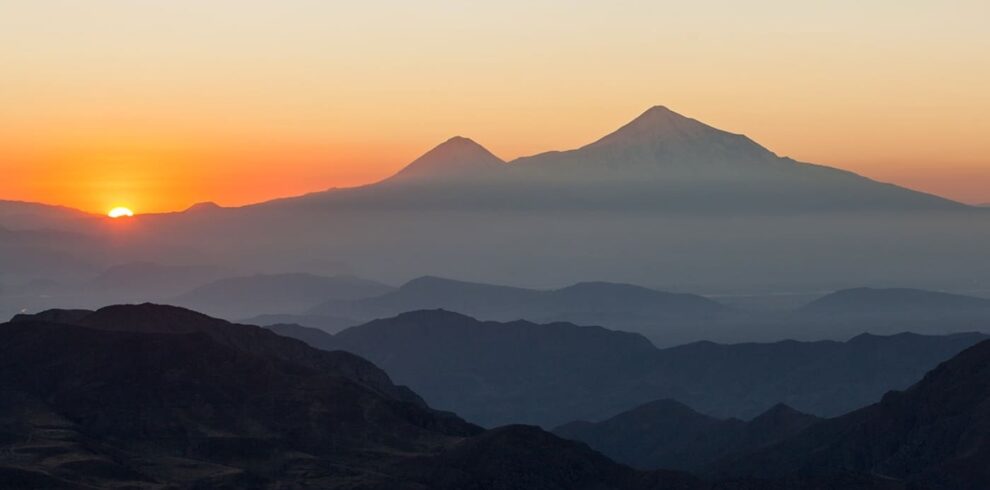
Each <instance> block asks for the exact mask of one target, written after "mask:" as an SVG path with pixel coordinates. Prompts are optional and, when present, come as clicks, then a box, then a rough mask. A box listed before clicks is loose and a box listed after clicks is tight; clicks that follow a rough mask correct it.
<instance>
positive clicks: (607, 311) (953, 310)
mask: <svg viewBox="0 0 990 490" xmlns="http://www.w3.org/2000/svg"><path fill="white" fill-rule="evenodd" d="M422 309H445V310H450V311H456V312H459V313H464V314H467V315H469V316H472V317H475V318H478V319H482V320H497V321H512V320H517V319H526V320H530V321H534V322H538V323H540V322H554V321H565V322H571V323H576V324H579V325H601V326H604V327H606V328H610V329H613V330H624V331H629V332H635V333H639V334H642V335H644V336H646V337H647V338H648V339H650V341H652V342H653V343H654V344H656V345H658V346H661V347H668V346H674V345H680V344H685V343H689V342H697V341H701V340H709V341H715V342H721V343H738V342H747V341H760V342H767V341H777V340H781V339H797V340H823V339H828V340H845V339H848V338H850V337H853V336H855V335H859V334H860V333H863V332H868V333H873V334H877V335H893V334H897V333H901V332H905V331H910V332H915V333H922V334H932V335H944V334H950V333H958V332H974V331H982V332H988V333H990V300H987V299H983V298H975V297H968V296H962V295H951V294H947V293H938V292H930V291H922V290H911V289H873V288H857V289H849V290H842V291H838V292H836V293H833V294H828V295H825V296H823V297H821V298H819V299H816V300H814V301H812V302H810V303H809V304H807V305H804V306H802V307H800V308H797V309H795V310H793V311H748V310H743V309H738V308H729V307H726V306H723V305H722V304H720V303H718V302H716V301H713V300H710V299H707V298H705V297H702V296H698V295H692V294H674V293H666V292H662V291H657V290H653V289H648V288H643V287H639V286H633V285H629V284H617V283H606V282H585V283H578V284H575V285H572V286H568V287H564V288H559V289H528V288H519V287H509V286H497V285H491V284H483V283H475V282H466V281H454V280H449V279H442V278H437V277H431V276H427V277H421V278H418V279H414V280H412V281H409V282H408V283H406V284H403V285H402V286H400V287H399V288H398V289H396V290H395V291H391V292H389V293H386V294H383V295H381V296H376V297H370V298H365V299H360V300H356V301H339V300H333V301H326V302H323V303H322V304H320V305H319V306H317V307H316V308H313V309H312V310H310V313H311V314H313V315H317V316H338V317H344V318H353V319H355V320H359V321H367V320H372V319H375V318H387V317H392V316H395V315H398V314H401V313H403V312H407V311H415V310H422ZM359 321H354V322H353V323H352V325H353V324H356V323H359ZM248 323H254V322H248ZM268 323H299V324H302V325H307V326H317V327H319V325H313V324H308V323H306V322H304V321H296V320H294V319H292V318H284V319H280V320H279V321H274V322H268Z"/></svg>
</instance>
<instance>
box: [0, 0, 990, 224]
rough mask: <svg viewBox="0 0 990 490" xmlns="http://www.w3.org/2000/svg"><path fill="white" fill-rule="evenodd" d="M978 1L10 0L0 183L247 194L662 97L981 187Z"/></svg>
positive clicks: (4, 190) (111, 195)
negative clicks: (450, 141)
mask: <svg viewBox="0 0 990 490" xmlns="http://www.w3.org/2000/svg"><path fill="white" fill-rule="evenodd" d="M813 3H814V4H817V5H812V4H813ZM988 20H990V2H988V1H986V0H978V1H977V0H974V1H951V0H948V1H942V2H934V1H930V0H925V1H918V0H900V1H887V0H873V1H870V2H861V1H848V0H833V1H829V2H794V1H782V0H781V1H776V0H750V1H746V2H741V1H714V0H707V1H684V0H679V1H677V2H666V1H614V2H589V1H571V2H560V1H554V2H551V1H544V0H525V1H523V0H518V1H517V0H504V1H500V2H463V1H460V2H455V1H408V2H406V1H403V2H379V1H360V2H349V1H322V0H321V1H316V0H313V1H303V0H279V1H255V0H211V1H208V2H205V1H198V0H197V1H193V0H118V1H111V0H80V1H52V0H24V1H8V2H2V3H0V67H2V76H0V175H2V179H0V198H3V199H20V200H31V201H43V202H50V203H58V204H66V205H70V206H75V207H80V208H83V209H86V210H90V211H97V212H105V211H106V210H107V209H109V208H110V207H112V206H115V205H126V206H130V207H133V208H134V209H135V210H136V211H138V212H150V211H163V210H175V209H182V208H184V207H186V206H188V205H190V204H192V203H194V202H197V201H204V200H213V201H217V202H219V203H221V204H225V205H236V204H245V203H250V202H256V201H261V200H265V199H270V198H273V197H278V196H284V195H290V194H299V193H303V192H308V191H315V190H321V189H325V188H328V187H333V186H347V185H354V184H360V183H365V182H369V181H373V180H376V179H379V178H382V177H384V176H387V175H388V174H390V173H392V172H394V171H396V170H398V169H399V168H400V167H401V166H402V165H404V164H405V163H408V162H409V161H411V160H412V159H414V158H415V157H416V156H418V155H419V154H420V153H423V152H424V151H426V150H428V149H429V148H430V147H432V146H434V145H435V144H438V143H440V142H441V141H443V140H445V139H447V138H448V137H450V136H453V135H463V136H468V137H471V138H473V139H475V140H476V141H478V142H479V143H481V144H483V145H485V146H486V147H488V148H489V149H490V150H492V151H493V152H494V153H495V154H497V155H499V156H500V157H502V158H505V159H511V158H515V157H517V156H522V155H528V154H533V153H538V152H541V151H546V150H551V149H567V148H572V147H576V146H580V145H582V144H585V143H588V142H590V141H592V140H594V139H596V138H598V137H600V136H601V135H603V134H605V133H607V132H609V131H611V130H613V129H615V128H617V127H618V126H620V125H621V124H623V123H625V122H627V121H628V120H630V119H632V118H633V117H635V116H636V115H638V114H639V113H640V112H642V111H643V110H645V109H646V108H648V107H649V106H652V105H657V104H663V105H666V106H668V107H670V108H671V109H673V110H675V111H677V112H680V113H682V114H685V115H687V116H690V117H694V118H697V119H700V120H702V121H704V122H707V123H709V124H711V125H713V126H716V127H719V128H722V129H725V130H728V131H732V132H738V133H744V134H746V135H748V136H750V137H751V138H753V139H755V140H756V141H758V142H760V143H761V144H763V145H765V146H767V147H768V148H770V149H771V150H772V151H775V152H776V153H778V154H781V155H787V156H791V157H793V158H796V159H799V160H803V161H810V162H815V163H823V164H827V165H833V166H837V167H841V168H845V169H849V170H853V171H856V172H859V173H862V174H865V175H867V176H870V177H874V178H878V179H880V180H885V181H892V182H895V183H899V184H902V185H906V186H909V187H912V188H917V189H922V190H927V191H931V192H935V193H939V194H942V195H945V196H947V197H951V198H955V199H959V200H963V201H967V202H990V29H988V28H987V22H988Z"/></svg>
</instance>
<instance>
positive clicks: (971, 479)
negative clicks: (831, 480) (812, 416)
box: [714, 341, 990, 490]
mask: <svg viewBox="0 0 990 490" xmlns="http://www.w3.org/2000/svg"><path fill="white" fill-rule="evenodd" d="M987 461H990V341H985V342H981V343H979V344H977V345H975V346H973V347H971V348H969V349H967V350H965V351H963V352H962V353H960V354H959V355H957V356H955V357H953V358H952V359H950V360H948V361H946V362H944V363H942V364H940V365H939V366H938V367H937V368H935V369H934V370H932V371H931V372H930V373H928V374H927V375H925V377H924V379H922V380H921V381H920V382H918V383H917V384H915V385H914V386H912V387H910V388H909V389H907V390H904V391H894V392H890V393H888V394H887V395H885V396H884V397H883V399H882V400H881V401H880V402H878V403H876V404H873V405H870V406H868V407H866V408H863V409H860V410H857V411H854V412H852V413H849V414H847V415H843V416H841V417H837V418H834V419H830V420H826V421H823V422H820V423H818V424H816V425H814V426H812V427H810V428H808V429H807V430H805V431H803V432H801V433H799V434H797V435H795V436H793V437H791V438H788V439H785V440H784V441H782V442H780V443H778V444H775V445H772V446H771V447H769V448H765V449H762V450H759V451H756V452H753V453H750V454H745V455H737V456H734V457H729V458H727V459H726V460H725V461H723V462H722V463H720V464H718V465H716V470H715V471H714V473H715V474H718V475H760V476H761V477H768V476H769V477H786V476H793V475H823V474H834V473H837V472H862V473H869V474H872V475H876V476H878V477H881V478H885V479H890V480H898V481H906V482H911V483H916V484H918V485H921V486H925V487H928V488H936V489H974V490H975V489H980V488H988V486H990V467H988V466H987V464H986V463H987Z"/></svg>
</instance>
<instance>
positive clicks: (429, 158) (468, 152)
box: [392, 136, 505, 179]
mask: <svg viewBox="0 0 990 490" xmlns="http://www.w3.org/2000/svg"><path fill="white" fill-rule="evenodd" d="M503 164H505V162H504V161H502V159H500V158H498V157H497V156H495V155H493V154H492V152H490V151H488V150H487V149H486V148H485V147H483V146H481V145H479V144H478V143H476V142H475V141H474V140H472V139H470V138H465V137H463V136H454V137H453V138H450V139H448V140H447V141H444V142H443V143H440V144H439V145H437V146H435V147H434V148H433V149H431V150H430V151H428V152H426V153H424V154H423V156H421V157H419V158H417V159H416V160H415V161H413V162H412V163H410V164H409V165H407V166H406V167H405V168H403V169H402V170H401V171H399V173H397V174H395V176H393V177H392V179H408V178H416V179H422V178H442V177H445V176H459V177H463V176H465V175H469V174H473V173H475V172H485V171H488V170H498V169H500V168H501V166H502V165H503Z"/></svg>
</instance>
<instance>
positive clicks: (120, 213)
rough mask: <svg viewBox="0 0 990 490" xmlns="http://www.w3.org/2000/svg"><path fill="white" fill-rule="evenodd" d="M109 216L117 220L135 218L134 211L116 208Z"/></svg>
mask: <svg viewBox="0 0 990 490" xmlns="http://www.w3.org/2000/svg"><path fill="white" fill-rule="evenodd" d="M107 216H109V217H111V218H115V219H116V218H124V217H127V218H130V217H131V216H134V211H131V210H130V209H127V208H125V207H116V208H113V209H111V210H110V212H108V213H107Z"/></svg>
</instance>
